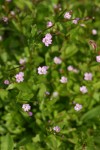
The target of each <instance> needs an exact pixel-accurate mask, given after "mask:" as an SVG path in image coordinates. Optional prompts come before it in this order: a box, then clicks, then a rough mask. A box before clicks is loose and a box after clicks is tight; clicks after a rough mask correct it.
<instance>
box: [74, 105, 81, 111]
mask: <svg viewBox="0 0 100 150" xmlns="http://www.w3.org/2000/svg"><path fill="white" fill-rule="evenodd" d="M74 109H75V110H76V111H79V110H81V109H82V105H80V104H76V105H75V107H74Z"/></svg>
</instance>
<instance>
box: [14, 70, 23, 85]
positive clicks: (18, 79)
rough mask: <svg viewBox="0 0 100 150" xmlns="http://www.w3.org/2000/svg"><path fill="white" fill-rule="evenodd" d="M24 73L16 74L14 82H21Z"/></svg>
mask: <svg viewBox="0 0 100 150" xmlns="http://www.w3.org/2000/svg"><path fill="white" fill-rule="evenodd" d="M23 77H24V73H23V72H19V73H18V74H16V75H15V78H16V82H18V83H19V82H23V80H24V78H23Z"/></svg>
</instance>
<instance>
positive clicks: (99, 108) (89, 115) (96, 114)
mask: <svg viewBox="0 0 100 150" xmlns="http://www.w3.org/2000/svg"><path fill="white" fill-rule="evenodd" d="M99 116H100V106H97V107H96V108H93V109H92V110H90V111H88V112H87V113H85V114H84V115H83V116H82V118H81V121H84V122H85V121H88V120H89V119H93V118H94V117H99Z"/></svg>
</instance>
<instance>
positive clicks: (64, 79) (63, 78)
mask: <svg viewBox="0 0 100 150" xmlns="http://www.w3.org/2000/svg"><path fill="white" fill-rule="evenodd" d="M67 81H68V79H67V78H66V77H65V76H62V77H61V79H60V82H61V83H67Z"/></svg>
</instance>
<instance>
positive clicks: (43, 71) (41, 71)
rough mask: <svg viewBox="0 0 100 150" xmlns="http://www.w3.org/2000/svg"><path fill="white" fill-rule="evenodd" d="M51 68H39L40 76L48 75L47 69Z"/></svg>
mask: <svg viewBox="0 0 100 150" xmlns="http://www.w3.org/2000/svg"><path fill="white" fill-rule="evenodd" d="M48 68H49V67H47V66H43V67H38V74H47V69H48Z"/></svg>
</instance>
